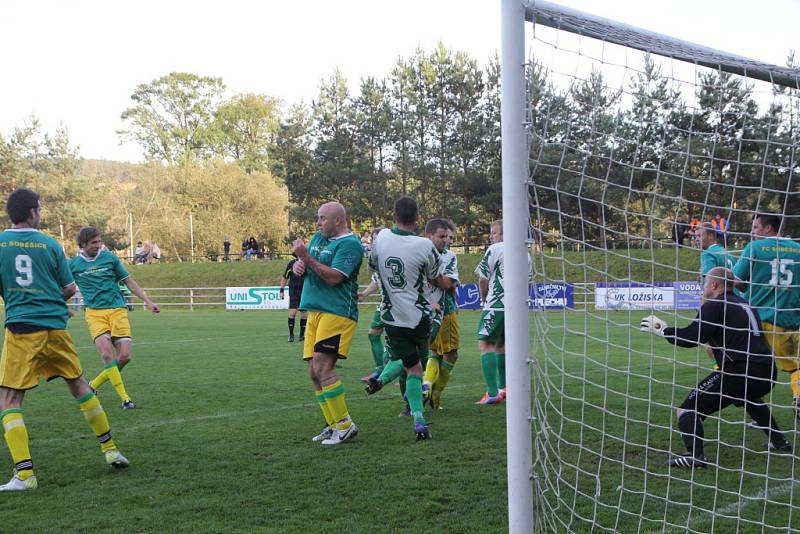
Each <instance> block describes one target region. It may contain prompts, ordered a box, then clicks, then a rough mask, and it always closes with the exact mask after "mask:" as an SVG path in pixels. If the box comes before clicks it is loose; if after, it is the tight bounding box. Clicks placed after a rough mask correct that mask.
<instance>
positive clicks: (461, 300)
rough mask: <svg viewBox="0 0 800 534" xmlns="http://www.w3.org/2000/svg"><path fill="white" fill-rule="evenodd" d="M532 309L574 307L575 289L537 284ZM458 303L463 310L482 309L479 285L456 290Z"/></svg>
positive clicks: (566, 286) (567, 285) (533, 286)
mask: <svg viewBox="0 0 800 534" xmlns="http://www.w3.org/2000/svg"><path fill="white" fill-rule="evenodd" d="M529 297H530V301H531V303H530V305H529V306H530V307H531V308H543V309H546V310H559V309H562V308H572V307H573V306H574V298H575V297H574V288H573V287H572V285H571V284H565V283H563V282H555V283H550V284H541V283H537V284H534V285H532V286H531V288H530V294H529ZM456 303H457V304H458V307H459V308H461V309H462V310H479V309H481V297H480V293H479V292H478V285H477V284H463V285H460V286H458V288H457V290H456Z"/></svg>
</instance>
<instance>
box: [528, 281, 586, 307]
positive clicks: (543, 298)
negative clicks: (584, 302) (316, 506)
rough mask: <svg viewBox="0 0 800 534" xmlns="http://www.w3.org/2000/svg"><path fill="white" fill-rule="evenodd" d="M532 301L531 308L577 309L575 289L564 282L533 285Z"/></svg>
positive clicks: (531, 290)
mask: <svg viewBox="0 0 800 534" xmlns="http://www.w3.org/2000/svg"><path fill="white" fill-rule="evenodd" d="M530 299H531V303H530V307H531V308H541V309H545V310H560V309H563V308H574V307H575V296H574V289H573V287H572V285H571V284H565V283H563V282H555V283H550V284H540V283H537V284H534V285H532V286H531V289H530Z"/></svg>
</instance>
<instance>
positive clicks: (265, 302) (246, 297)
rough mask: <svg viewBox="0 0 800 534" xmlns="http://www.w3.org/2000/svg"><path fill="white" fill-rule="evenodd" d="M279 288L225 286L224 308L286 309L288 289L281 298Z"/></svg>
mask: <svg viewBox="0 0 800 534" xmlns="http://www.w3.org/2000/svg"><path fill="white" fill-rule="evenodd" d="M279 289H280V288H279V287H278V286H273V287H226V288H225V309H226V310H287V309H289V291H288V289H287V290H286V291H284V293H283V298H281V295H280V292H279V291H278V290H279Z"/></svg>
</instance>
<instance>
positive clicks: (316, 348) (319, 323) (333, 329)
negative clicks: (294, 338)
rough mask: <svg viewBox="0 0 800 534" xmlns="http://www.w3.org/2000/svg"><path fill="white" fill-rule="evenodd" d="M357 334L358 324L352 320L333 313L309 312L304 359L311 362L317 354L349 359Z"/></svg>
mask: <svg viewBox="0 0 800 534" xmlns="http://www.w3.org/2000/svg"><path fill="white" fill-rule="evenodd" d="M355 332H356V322H355V321H354V320H352V319H348V318H347V317H342V316H341V315H334V314H332V313H324V312H315V311H312V312H308V323H306V340H305V343H304V344H303V359H304V360H310V359H311V358H312V357H313V356H314V353H315V352H326V353H328V354H336V355H337V356H338V357H339V358H342V359H344V358H347V354H348V353H349V352H350V343H351V342H352V341H353V334H355Z"/></svg>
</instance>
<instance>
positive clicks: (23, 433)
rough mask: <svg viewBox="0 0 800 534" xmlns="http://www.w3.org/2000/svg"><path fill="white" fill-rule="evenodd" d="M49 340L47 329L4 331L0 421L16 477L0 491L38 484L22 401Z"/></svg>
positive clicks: (0, 362)
mask: <svg viewBox="0 0 800 534" xmlns="http://www.w3.org/2000/svg"><path fill="white" fill-rule="evenodd" d="M46 343H47V331H39V332H32V333H28V334H14V333H12V332H10V331H9V330H8V329H6V331H5V337H4V338H3V352H2V355H1V356H0V420H1V421H2V423H3V437H4V438H5V441H6V445H7V446H8V451H9V453H10V454H11V460H12V461H13V462H14V476H13V477H12V479H11V480H10V481H9V482H8V483H7V484H4V485H3V486H0V491H24V490H34V489H36V487H37V483H36V477H35V476H34V474H33V460H32V458H31V452H30V446H29V438H28V430H27V427H26V426H25V420H24V418H23V413H22V401H23V400H24V398H25V390H27V389H30V388H33V387H36V384H37V382H38V378H39V376H38V370H37V369H36V368H35V363H34V362H36V361H37V360H39V359H38V358H36V356H37V355H39V354H41V353H42V352H43V351H44V350H45V347H46Z"/></svg>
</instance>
